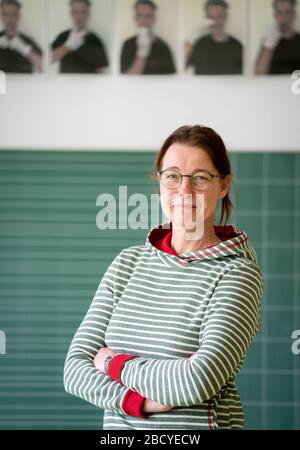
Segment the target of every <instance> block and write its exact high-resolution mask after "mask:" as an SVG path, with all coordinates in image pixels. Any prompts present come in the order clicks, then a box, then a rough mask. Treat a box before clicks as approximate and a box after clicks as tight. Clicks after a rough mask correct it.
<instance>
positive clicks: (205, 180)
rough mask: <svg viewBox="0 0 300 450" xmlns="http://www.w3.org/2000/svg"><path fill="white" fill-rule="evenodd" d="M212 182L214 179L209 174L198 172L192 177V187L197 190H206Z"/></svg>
mask: <svg viewBox="0 0 300 450" xmlns="http://www.w3.org/2000/svg"><path fill="white" fill-rule="evenodd" d="M211 181H212V177H211V175H209V173H206V172H197V173H194V174H193V175H192V177H191V182H192V185H193V186H194V187H195V188H196V189H205V188H207V187H208V186H209V184H210V183H211Z"/></svg>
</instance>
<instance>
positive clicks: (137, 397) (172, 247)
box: [64, 126, 263, 430]
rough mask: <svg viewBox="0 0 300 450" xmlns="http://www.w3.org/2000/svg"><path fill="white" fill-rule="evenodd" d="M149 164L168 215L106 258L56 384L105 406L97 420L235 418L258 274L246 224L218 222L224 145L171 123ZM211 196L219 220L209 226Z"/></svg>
mask: <svg viewBox="0 0 300 450" xmlns="http://www.w3.org/2000/svg"><path fill="white" fill-rule="evenodd" d="M154 174H155V175H156V178H157V179H158V180H159V182H160V194H161V206H162V209H163V211H164V213H165V215H166V216H167V218H168V220H169V225H170V226H169V227H167V226H166V225H167V224H164V225H160V226H157V227H154V228H153V229H152V230H150V232H149V233H148V236H147V239H146V243H145V245H137V246H133V247H129V248H125V249H124V250H122V251H121V252H120V253H119V254H118V255H117V256H116V258H115V259H114V261H113V262H112V264H111V265H110V267H109V268H108V269H107V271H106V273H105V274H104V276H103V278H102V280H101V282H100V284H99V287H98V289H97V292H96V294H95V297H94V299H93V302H92V304H91V306H90V308H89V311H88V312H87V315H86V316H85V318H84V320H83V322H82V323H81V325H80V327H79V329H78V331H77V332H76V334H75V336H74V338H73V341H72V343H71V346H70V349H69V352H68V355H67V358H66V363H65V371H64V385H65V389H66V391H67V392H69V393H70V394H73V395H76V396H78V397H80V398H83V399H85V400H87V401H89V402H91V403H93V404H95V405H96V406H98V407H100V408H103V409H105V412H104V420H103V428H104V429H105V430H109V429H111V430H112V429H134V430H137V429H144V430H150V429H164V430H166V429H172V430H174V429H184V430H188V429H197V430H199V429H218V428H236V429H239V428H242V427H243V408H242V404H241V401H240V398H239V394H238V392H237V389H236V386H235V376H236V374H237V373H238V372H239V370H240V369H241V367H242V365H243V361H244V358H245V354H246V352H247V350H248V348H249V345H250V343H251V342H252V340H253V339H254V337H255V335H256V334H257V332H258V330H259V326H260V304H261V297H262V289H263V281H262V275H261V272H260V269H259V267H258V264H257V260H256V253H255V250H254V249H253V247H252V246H251V245H250V243H249V240H248V237H247V235H246V234H245V233H244V232H241V231H238V230H237V229H236V228H235V227H233V226H231V225H226V223H227V221H228V219H229V216H230V211H231V207H232V203H231V201H230V198H229V194H228V191H229V187H230V182H231V168H230V163H229V160H228V155H227V152H226V148H225V145H224V143H223V141H222V139H221V137H220V136H219V135H218V134H217V133H216V132H215V131H214V130H212V129H211V128H207V127H203V126H191V127H190V126H184V127H181V128H179V129H178V130H176V131H175V132H174V133H172V134H171V136H169V137H168V138H167V139H166V141H165V142H164V144H163V146H162V148H161V149H160V151H159V153H158V155H157V157H156V160H155V167H154ZM199 197H200V200H201V199H203V202H202V203H201V201H200V208H195V206H198V203H197V202H198V200H197V199H198V198H199ZM188 200H191V201H190V202H189V201H188ZM218 201H221V202H222V209H221V223H222V222H224V221H225V224H224V225H214V222H215V211H216V207H217V204H218ZM201 205H202V206H203V207H202V208H201ZM201 222H203V224H202V225H203V227H202V228H201V226H200V227H199V224H200V225H201Z"/></svg>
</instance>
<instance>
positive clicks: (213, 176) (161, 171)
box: [157, 169, 225, 191]
mask: <svg viewBox="0 0 300 450" xmlns="http://www.w3.org/2000/svg"><path fill="white" fill-rule="evenodd" d="M165 172H173V173H176V174H178V175H179V176H180V182H179V183H178V184H177V185H176V186H174V187H172V188H171V187H169V186H166V185H165V184H164V182H163V180H162V175H163V174H164V173H165ZM200 172H201V173H206V174H207V175H210V176H211V178H212V179H211V180H207V182H204V184H203V186H202V187H201V188H199V187H197V186H195V184H194V183H193V181H192V180H193V178H192V177H193V176H194V175H196V174H197V173H200ZM157 174H158V175H159V177H160V181H161V183H162V185H163V186H165V187H166V188H167V189H171V190H172V189H177V188H178V187H179V186H180V185H181V183H182V178H183V177H187V178H189V179H190V183H191V185H192V186H193V188H195V189H197V190H199V191H202V190H203V188H204V189H205V188H206V187H208V186H209V184H210V183H211V182H212V181H213V179H214V178H224V176H225V175H215V174H213V173H211V172H208V170H201V171H200V170H198V171H197V172H195V173H193V174H192V175H183V174H181V173H180V172H179V171H178V170H175V169H166V170H160V171H158V172H157Z"/></svg>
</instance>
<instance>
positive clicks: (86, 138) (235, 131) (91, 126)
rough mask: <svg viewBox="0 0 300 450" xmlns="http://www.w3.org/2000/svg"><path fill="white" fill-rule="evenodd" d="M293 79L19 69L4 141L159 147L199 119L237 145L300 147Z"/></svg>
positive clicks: (3, 105)
mask: <svg viewBox="0 0 300 450" xmlns="http://www.w3.org/2000/svg"><path fill="white" fill-rule="evenodd" d="M291 86H292V80H291V78H290V77H288V76H279V77H277V76H275V77H262V78H257V77H252V78H251V77H239V76H238V77H233V76H230V77H200V78H199V77H188V76H184V75H178V76H166V77H130V76H110V75H102V76H101V77H95V76H86V77H83V78H82V77H80V76H73V77H72V76H60V77H54V78H50V79H48V78H47V77H42V76H40V77H38V76H36V77H32V76H30V75H29V76H27V77H25V78H24V77H18V76H14V77H10V78H9V79H8V80H7V94H6V96H0V120H1V128H0V147H1V148H20V149H41V148H42V149H80V150H85V149H87V150H88V149H104V150H122V149H129V150H156V149H157V148H158V146H159V145H160V144H161V142H162V141H163V140H164V139H165V137H166V136H167V135H168V134H169V133H170V132H172V131H173V130H174V129H175V128H177V127H178V126H181V125H183V124H196V123H199V124H205V125H208V126H212V127H213V128H215V129H216V130H217V131H218V132H220V133H221V135H222V136H223V138H224V140H225V142H226V144H227V145H228V147H229V149H230V150H233V151H234V150H237V151H242V150H257V151H264V150H265V151H268V150H278V151H286V150H300V131H299V117H300V95H293V94H292V92H291Z"/></svg>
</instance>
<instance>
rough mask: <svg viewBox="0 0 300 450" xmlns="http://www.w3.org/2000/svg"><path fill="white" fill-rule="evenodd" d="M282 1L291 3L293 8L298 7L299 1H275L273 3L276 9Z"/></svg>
mask: <svg viewBox="0 0 300 450" xmlns="http://www.w3.org/2000/svg"><path fill="white" fill-rule="evenodd" d="M281 1H285V2H288V3H290V4H291V6H293V7H294V8H295V7H296V5H297V0H274V1H273V7H274V8H276V6H277V3H279V2H281Z"/></svg>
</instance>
